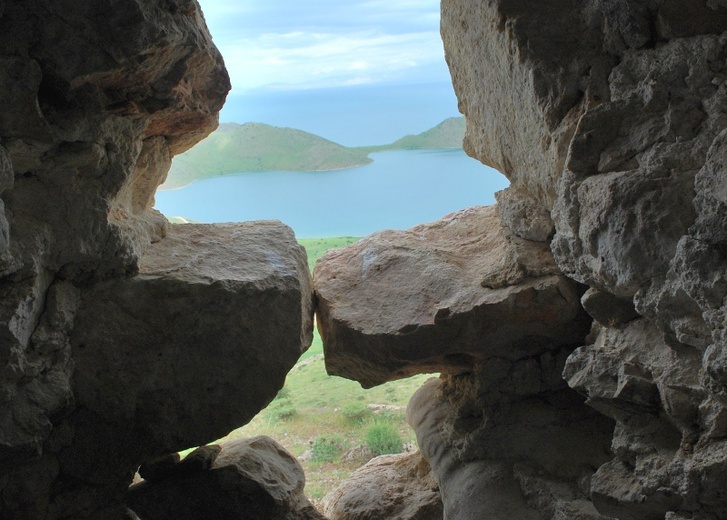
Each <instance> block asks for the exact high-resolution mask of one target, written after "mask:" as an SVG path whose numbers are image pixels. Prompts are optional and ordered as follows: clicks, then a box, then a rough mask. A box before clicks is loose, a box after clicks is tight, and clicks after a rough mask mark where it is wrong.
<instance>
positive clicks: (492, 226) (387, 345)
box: [314, 207, 589, 388]
mask: <svg viewBox="0 0 727 520" xmlns="http://www.w3.org/2000/svg"><path fill="white" fill-rule="evenodd" d="M314 280H315V281H314V284H315V287H316V296H317V299H318V309H317V312H318V327H319V330H320V332H321V336H322V338H323V346H324V351H325V358H326V368H327V370H328V372H329V373H330V374H335V375H340V376H343V377H347V378H350V379H355V380H357V381H359V382H360V383H361V384H362V386H364V387H365V388H366V387H370V386H374V385H377V384H381V383H384V382H386V381H390V380H392V379H399V378H402V377H407V376H410V375H413V374H417V373H426V372H441V371H444V372H461V371H467V370H470V367H471V366H472V365H473V364H474V363H478V362H482V361H485V360H487V359H490V358H495V357H496V358H502V359H505V360H510V361H514V360H517V359H520V358H524V357H531V356H537V355H539V354H541V353H543V352H545V351H547V350H549V349H554V348H558V347H560V346H562V345H568V344H571V345H575V344H577V343H578V342H579V341H581V340H582V338H583V337H584V336H585V334H586V332H587V329H588V326H589V320H588V319H587V317H586V316H584V314H583V313H582V309H581V308H580V304H579V302H578V298H579V293H578V290H579V289H578V287H577V286H576V285H575V284H573V283H572V282H570V281H568V280H566V279H565V278H564V277H562V276H560V275H559V274H558V271H557V269H556V268H555V266H554V265H553V261H552V257H551V255H550V253H549V251H548V249H547V246H546V245H545V244H542V243H538V242H529V241H526V240H523V239H521V238H518V237H516V236H513V235H512V234H511V233H509V232H507V231H506V230H505V229H504V228H502V226H501V224H500V220H499V217H498V212H497V208H496V207H489V208H485V207H478V208H470V209H468V210H464V211H461V212H458V213H453V214H452V215H449V216H447V217H445V218H443V219H442V220H439V221H437V222H434V223H432V224H423V225H420V226H417V227H414V228H411V229H409V230H407V231H399V232H396V231H383V232H380V233H376V234H374V235H371V236H370V237H367V238H365V239H363V240H361V241H359V242H357V243H356V244H352V245H350V246H347V247H345V248H342V249H337V250H335V251H331V252H329V253H327V254H326V255H325V256H324V257H323V258H322V259H321V260H319V261H318V262H317V264H316V268H315V271H314Z"/></svg>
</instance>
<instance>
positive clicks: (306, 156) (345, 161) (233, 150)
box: [160, 117, 465, 189]
mask: <svg viewBox="0 0 727 520" xmlns="http://www.w3.org/2000/svg"><path fill="white" fill-rule="evenodd" d="M464 130H465V120H464V117H451V118H449V119H445V120H444V121H442V122H441V123H439V124H438V125H437V126H435V127H434V128H430V129H429V130H427V131H426V132H422V133H421V134H417V135H407V136H405V137H402V138H401V139H399V140H397V141H394V142H393V143H391V144H387V145H380V146H365V147H357V148H347V147H345V146H341V145H340V144H336V143H334V142H333V141H329V140H327V139H324V138H322V137H319V136H317V135H313V134H309V133H307V132H303V131H302V130H295V129H293V128H282V127H277V126H270V125H266V124H263V123H245V124H243V125H240V124H237V123H225V124H222V125H220V127H219V128H218V129H217V130H216V131H214V132H212V133H211V134H210V135H209V137H207V139H205V140H204V141H202V142H200V143H199V144H197V145H196V146H195V147H194V148H192V149H190V150H188V151H187V152H185V153H183V154H181V155H178V156H176V157H175V158H174V161H173V162H172V168H171V170H170V171H169V175H168V177H167V180H166V182H165V183H164V184H162V185H161V186H160V189H172V188H180V187H182V186H186V185H187V184H191V183H192V182H194V181H196V180H199V179H205V178H208V177H219V176H221V175H227V174H230V173H242V172H262V171H300V172H302V171H319V170H338V169H341V168H352V167H355V166H363V165H364V164H368V163H370V162H372V159H371V158H370V157H369V154H370V153H373V152H382V151H386V150H426V149H436V148H461V147H462V139H463V137H464Z"/></svg>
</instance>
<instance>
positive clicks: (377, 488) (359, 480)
mask: <svg viewBox="0 0 727 520" xmlns="http://www.w3.org/2000/svg"><path fill="white" fill-rule="evenodd" d="M322 510H323V513H324V514H325V515H326V517H327V518H328V519H329V520H389V519H391V518H396V519H397V520H442V518H443V514H444V513H443V509H442V499H441V497H440V495H439V486H438V485H437V482H436V481H435V479H434V476H433V475H432V472H431V469H430V467H429V464H428V463H427V461H426V460H424V459H423V458H422V456H421V454H420V453H419V452H413V453H406V454H399V455H382V456H380V457H376V458H375V459H372V460H371V461H369V462H368V463H367V464H365V465H364V466H362V467H360V468H359V469H357V470H356V471H354V472H353V474H352V475H351V477H350V478H349V479H348V480H346V482H344V483H342V484H341V485H339V486H338V487H337V488H336V489H334V490H333V491H331V492H330V493H328V494H327V495H326V496H325V497H324V498H323V506H322Z"/></svg>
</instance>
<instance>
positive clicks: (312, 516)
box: [128, 437, 325, 520]
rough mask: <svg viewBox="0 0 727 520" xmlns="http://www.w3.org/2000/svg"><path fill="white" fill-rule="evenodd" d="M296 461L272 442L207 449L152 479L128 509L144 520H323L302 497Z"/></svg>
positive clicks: (135, 489)
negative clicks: (208, 519)
mask: <svg viewBox="0 0 727 520" xmlns="http://www.w3.org/2000/svg"><path fill="white" fill-rule="evenodd" d="M304 486H305V475H304V474H303V468H302V467H301V466H300V464H299V463H298V461H297V460H296V459H295V457H293V456H292V455H291V454H290V453H288V452H287V451H285V449H284V448H283V447H282V446H280V445H279V444H277V443H276V442H275V441H273V440H272V439H271V438H269V437H253V438H251V439H235V440H232V441H226V442H223V443H220V444H219V445H211V446H204V447H202V448H198V449H197V450H195V451H193V452H192V453H190V454H189V455H188V456H187V457H186V458H185V459H184V460H182V461H181V462H178V463H177V464H171V465H164V467H163V469H162V468H159V470H157V471H156V472H154V473H153V479H151V480H147V481H145V482H142V483H140V484H135V485H134V486H132V488H131V490H130V491H129V498H128V503H129V507H131V508H132V509H133V510H134V512H135V513H136V514H137V515H138V516H139V518H140V519H141V520H165V519H168V520H199V519H201V518H214V519H215V520H235V519H238V518H246V519H250V520H325V518H324V517H323V516H322V515H321V514H320V513H318V512H317V511H316V509H315V508H314V507H313V506H312V505H311V503H310V502H309V501H308V499H307V498H306V497H305V495H304V494H303V487H304Z"/></svg>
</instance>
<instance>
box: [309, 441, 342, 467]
mask: <svg viewBox="0 0 727 520" xmlns="http://www.w3.org/2000/svg"><path fill="white" fill-rule="evenodd" d="M344 448H345V441H344V440H343V437H341V436H340V435H322V436H320V437H316V438H315V440H314V441H313V445H312V446H311V460H312V461H313V462H318V463H321V462H335V461H336V460H337V459H338V458H339V457H340V456H341V453H342V452H343V449H344Z"/></svg>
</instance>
